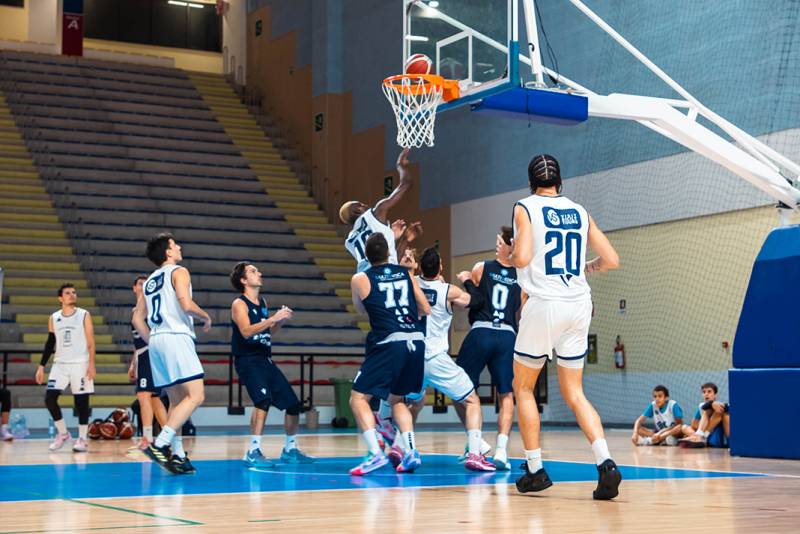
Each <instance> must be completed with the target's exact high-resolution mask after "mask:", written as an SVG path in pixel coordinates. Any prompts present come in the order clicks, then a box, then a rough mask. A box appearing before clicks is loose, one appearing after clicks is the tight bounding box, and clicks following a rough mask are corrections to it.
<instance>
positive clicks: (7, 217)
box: [0, 212, 59, 224]
mask: <svg viewBox="0 0 800 534" xmlns="http://www.w3.org/2000/svg"><path fill="white" fill-rule="evenodd" d="M0 221H15V222H17V221H23V222H24V221H27V222H40V223H51V224H52V223H58V222H59V221H58V215H55V214H54V215H45V214H42V213H11V212H7V213H3V212H0Z"/></svg>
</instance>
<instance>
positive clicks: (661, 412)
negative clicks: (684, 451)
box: [631, 386, 683, 445]
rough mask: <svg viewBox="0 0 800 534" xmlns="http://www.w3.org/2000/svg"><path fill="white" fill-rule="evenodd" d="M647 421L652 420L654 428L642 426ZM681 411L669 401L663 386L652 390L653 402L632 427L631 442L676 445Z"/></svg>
mask: <svg viewBox="0 0 800 534" xmlns="http://www.w3.org/2000/svg"><path fill="white" fill-rule="evenodd" d="M647 419H653V423H654V428H653V429H650V428H647V427H645V426H644V423H645V421H646V420H647ZM681 423H683V410H681V407H680V405H679V404H678V403H677V402H676V401H674V400H670V399H669V390H668V389H667V388H666V387H664V386H656V387H655V388H653V402H651V403H650V404H649V405H648V406H647V408H645V410H644V412H643V413H642V415H640V416H639V418H638V419H636V423H634V425H633V436H631V441H632V442H633V444H634V445H661V444H663V445H677V444H678V437H679V436H681V435H682V434H681V427H682V425H681Z"/></svg>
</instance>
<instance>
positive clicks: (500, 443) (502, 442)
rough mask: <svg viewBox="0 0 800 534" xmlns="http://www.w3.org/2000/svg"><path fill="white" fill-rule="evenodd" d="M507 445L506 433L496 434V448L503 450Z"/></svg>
mask: <svg viewBox="0 0 800 534" xmlns="http://www.w3.org/2000/svg"><path fill="white" fill-rule="evenodd" d="M507 447H508V434H497V449H498V450H500V449H503V450H505V449H506V448H507Z"/></svg>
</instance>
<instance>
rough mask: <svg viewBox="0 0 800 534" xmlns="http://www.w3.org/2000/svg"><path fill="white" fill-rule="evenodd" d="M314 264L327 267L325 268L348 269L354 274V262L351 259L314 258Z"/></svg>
mask: <svg viewBox="0 0 800 534" xmlns="http://www.w3.org/2000/svg"><path fill="white" fill-rule="evenodd" d="M314 263H316V264H317V265H319V266H320V267H327V266H329V265H330V266H338V267H350V268H352V269H353V272H355V268H356V262H355V261H354V260H353V258H314Z"/></svg>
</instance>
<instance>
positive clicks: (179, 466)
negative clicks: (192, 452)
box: [172, 456, 197, 475]
mask: <svg viewBox="0 0 800 534" xmlns="http://www.w3.org/2000/svg"><path fill="white" fill-rule="evenodd" d="M172 467H173V469H174V470H175V473H176V474H178V475H193V474H195V473H196V472H197V469H195V468H194V466H193V465H192V462H190V461H189V457H188V456H184V457H183V458H181V457H180V456H173V457H172Z"/></svg>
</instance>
